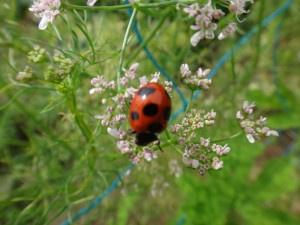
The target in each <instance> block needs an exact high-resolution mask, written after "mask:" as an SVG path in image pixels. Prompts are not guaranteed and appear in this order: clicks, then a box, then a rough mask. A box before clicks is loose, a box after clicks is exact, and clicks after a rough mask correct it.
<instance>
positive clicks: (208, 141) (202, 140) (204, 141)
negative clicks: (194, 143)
mask: <svg viewBox="0 0 300 225" xmlns="http://www.w3.org/2000/svg"><path fill="white" fill-rule="evenodd" d="M200 144H201V145H202V146H203V147H208V146H209V144H210V138H207V139H205V138H203V137H200Z"/></svg>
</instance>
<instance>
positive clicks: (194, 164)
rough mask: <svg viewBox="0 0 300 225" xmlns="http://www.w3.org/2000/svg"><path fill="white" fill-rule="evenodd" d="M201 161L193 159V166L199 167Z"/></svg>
mask: <svg viewBox="0 0 300 225" xmlns="http://www.w3.org/2000/svg"><path fill="white" fill-rule="evenodd" d="M199 164H200V163H199V161H198V160H196V159H192V168H194V169H195V168H197V167H198V166H199Z"/></svg>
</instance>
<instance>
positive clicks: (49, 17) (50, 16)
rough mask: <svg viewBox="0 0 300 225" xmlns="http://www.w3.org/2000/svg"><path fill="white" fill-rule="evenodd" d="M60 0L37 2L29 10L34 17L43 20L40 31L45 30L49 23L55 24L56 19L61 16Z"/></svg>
mask: <svg viewBox="0 0 300 225" xmlns="http://www.w3.org/2000/svg"><path fill="white" fill-rule="evenodd" d="M60 5H61V2H60V0H36V1H34V3H33V4H32V6H31V7H30V8H29V11H32V12H33V13H34V15H35V16H36V17H37V18H39V19H41V21H40V23H39V29H40V30H45V29H46V28H47V26H48V24H49V23H53V21H54V19H55V17H56V16H57V15H58V14H59V8H60Z"/></svg>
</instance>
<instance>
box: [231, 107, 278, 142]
mask: <svg viewBox="0 0 300 225" xmlns="http://www.w3.org/2000/svg"><path fill="white" fill-rule="evenodd" d="M254 107H255V103H254V102H252V103H251V104H250V103H249V102H248V101H245V102H244V103H243V107H242V110H241V111H238V112H237V114H236V119H237V120H238V121H239V124H240V126H241V128H242V129H243V131H244V132H245V134H246V137H247V139H248V141H249V142H250V143H254V142H255V140H260V139H261V138H262V137H267V136H279V134H278V132H277V131H275V130H271V129H270V128H268V127H266V126H265V124H266V121H267V118H266V117H263V116H261V117H260V118H259V119H257V120H255V119H254V116H253V111H254Z"/></svg>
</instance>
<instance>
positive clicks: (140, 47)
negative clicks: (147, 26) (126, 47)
mask: <svg viewBox="0 0 300 225" xmlns="http://www.w3.org/2000/svg"><path fill="white" fill-rule="evenodd" d="M168 15H169V13H165V14H164V15H163V17H161V19H160V20H159V21H158V23H157V24H156V26H155V27H154V29H153V30H152V31H151V32H150V34H149V35H148V36H147V37H146V38H145V39H144V40H143V42H142V43H141V44H139V46H138V47H137V48H136V50H135V51H134V53H133V54H131V56H130V58H129V59H128V63H130V62H132V60H133V59H135V58H136V57H137V55H138V54H139V52H140V51H141V50H142V49H143V48H144V47H145V46H146V45H147V44H148V42H149V41H150V40H151V39H152V38H153V37H154V36H155V34H156V33H157V31H158V29H159V28H160V27H161V25H162V24H163V22H164V21H165V20H166V18H167V17H168Z"/></svg>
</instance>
